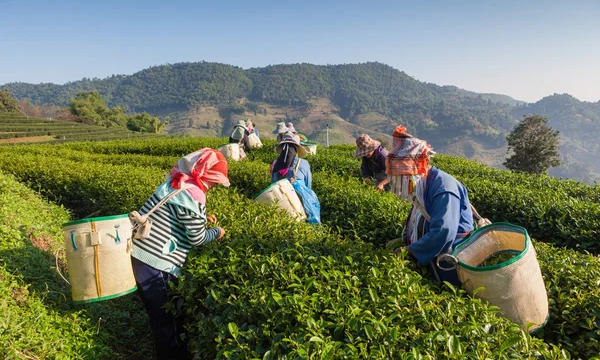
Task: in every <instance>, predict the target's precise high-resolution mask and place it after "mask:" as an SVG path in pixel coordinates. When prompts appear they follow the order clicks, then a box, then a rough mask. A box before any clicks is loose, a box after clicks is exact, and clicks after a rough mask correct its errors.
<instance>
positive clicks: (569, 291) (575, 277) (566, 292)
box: [231, 162, 600, 357]
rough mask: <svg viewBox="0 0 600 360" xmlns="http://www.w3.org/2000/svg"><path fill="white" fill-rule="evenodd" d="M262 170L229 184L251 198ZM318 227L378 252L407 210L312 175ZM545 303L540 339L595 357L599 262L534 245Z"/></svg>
mask: <svg viewBox="0 0 600 360" xmlns="http://www.w3.org/2000/svg"><path fill="white" fill-rule="evenodd" d="M267 170H268V167H267V166H266V164H261V163H256V162H247V163H240V164H235V165H234V167H233V170H232V175H231V176H232V184H234V186H238V187H239V188H240V189H241V190H242V192H243V193H244V194H246V195H250V196H252V195H253V194H255V193H256V192H257V191H258V190H259V189H261V188H263V187H265V186H266V185H267V184H268V183H269V180H268V177H266V176H265V173H266V171H267ZM313 188H314V189H315V191H316V192H317V194H318V196H319V199H320V201H321V205H322V207H321V211H322V213H321V215H322V218H323V221H324V223H326V224H327V225H329V226H330V227H331V228H332V229H335V230H336V232H338V233H340V234H342V235H343V236H344V237H346V238H348V239H352V238H355V239H362V240H366V241H369V242H371V243H373V244H375V245H376V246H378V247H382V246H383V245H384V244H385V242H386V241H387V240H390V239H393V238H397V237H400V235H401V233H402V227H403V225H404V220H405V219H406V216H407V213H408V204H407V203H406V202H404V201H400V200H399V199H397V198H395V196H393V195H391V194H381V193H378V192H377V191H376V190H374V189H372V188H368V187H366V186H365V185H364V184H362V183H361V182H360V181H358V180H357V179H346V178H342V177H340V176H337V175H335V174H331V173H324V172H318V173H316V174H314V180H313ZM535 247H536V248H537V249H538V260H539V262H540V265H541V268H542V273H543V275H544V279H545V282H546V288H547V289H548V296H549V299H550V321H549V323H548V325H547V326H546V329H545V331H544V333H543V334H542V335H541V336H542V337H543V338H544V339H545V340H547V341H550V342H553V343H560V344H563V346H564V347H565V348H566V349H568V350H569V351H571V352H572V353H573V354H574V355H577V356H579V357H589V356H591V354H594V353H599V352H600V345H599V343H598V339H599V337H600V305H599V304H600V289H599V286H598V285H600V284H599V281H600V262H599V261H598V259H597V257H594V256H591V255H587V254H583V253H580V252H577V251H574V250H568V249H558V248H556V247H553V246H550V245H547V244H544V243H540V242H535Z"/></svg>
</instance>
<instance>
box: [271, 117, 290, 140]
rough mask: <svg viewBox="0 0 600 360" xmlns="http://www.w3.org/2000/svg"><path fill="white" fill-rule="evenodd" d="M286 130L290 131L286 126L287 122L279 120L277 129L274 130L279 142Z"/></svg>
mask: <svg viewBox="0 0 600 360" xmlns="http://www.w3.org/2000/svg"><path fill="white" fill-rule="evenodd" d="M286 132H288V128H287V126H285V123H284V122H283V121H281V122H278V123H277V126H276V127H275V130H273V134H275V135H277V142H279V141H281V138H282V137H283V134H285V133H286Z"/></svg>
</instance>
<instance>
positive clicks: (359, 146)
mask: <svg viewBox="0 0 600 360" xmlns="http://www.w3.org/2000/svg"><path fill="white" fill-rule="evenodd" d="M380 145H381V143H380V142H379V141H377V140H373V139H371V137H370V136H369V135H367V134H361V135H360V136H359V137H358V138H357V139H356V152H355V153H354V157H363V156H367V155H369V154H370V153H371V151H375V149H377V148H378V147H379V146H380Z"/></svg>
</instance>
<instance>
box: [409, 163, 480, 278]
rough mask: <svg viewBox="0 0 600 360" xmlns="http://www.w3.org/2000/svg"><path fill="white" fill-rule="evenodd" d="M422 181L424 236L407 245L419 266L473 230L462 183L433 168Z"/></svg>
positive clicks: (465, 192) (448, 249) (469, 209)
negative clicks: (424, 183)
mask: <svg viewBox="0 0 600 360" xmlns="http://www.w3.org/2000/svg"><path fill="white" fill-rule="evenodd" d="M426 181H427V183H426V185H425V186H426V188H425V204H424V205H425V209H426V210H427V212H428V213H429V215H430V216H431V221H429V222H426V223H425V229H426V232H425V235H423V237H421V238H420V239H419V240H417V241H416V242H414V243H412V244H411V245H410V246H409V249H410V252H411V253H412V254H413V256H414V257H415V258H416V259H417V261H418V262H419V264H420V265H423V266H425V265H427V264H429V263H430V262H431V261H432V260H433V259H434V258H435V257H436V256H438V255H439V254H440V253H442V252H445V251H450V250H452V249H453V248H454V247H455V246H456V245H458V244H459V243H460V242H462V241H463V240H464V239H465V238H464V236H461V235H460V234H463V233H467V232H470V231H472V230H473V213H472V211H471V206H470V203H469V196H468V194H467V189H466V188H465V187H464V185H463V184H461V183H460V182H459V181H458V180H456V179H455V178H454V177H452V176H451V175H448V174H447V173H445V172H443V171H442V170H440V169H437V168H434V167H433V168H431V170H430V171H429V174H428V175H427V180H426Z"/></svg>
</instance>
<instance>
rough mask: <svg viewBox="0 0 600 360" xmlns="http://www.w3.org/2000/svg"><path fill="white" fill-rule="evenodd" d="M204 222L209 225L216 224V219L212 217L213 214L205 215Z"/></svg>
mask: <svg viewBox="0 0 600 360" xmlns="http://www.w3.org/2000/svg"><path fill="white" fill-rule="evenodd" d="M206 220H208V222H209V223H211V224H216V223H217V217H216V216H214V215H213V214H209V215H206Z"/></svg>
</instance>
